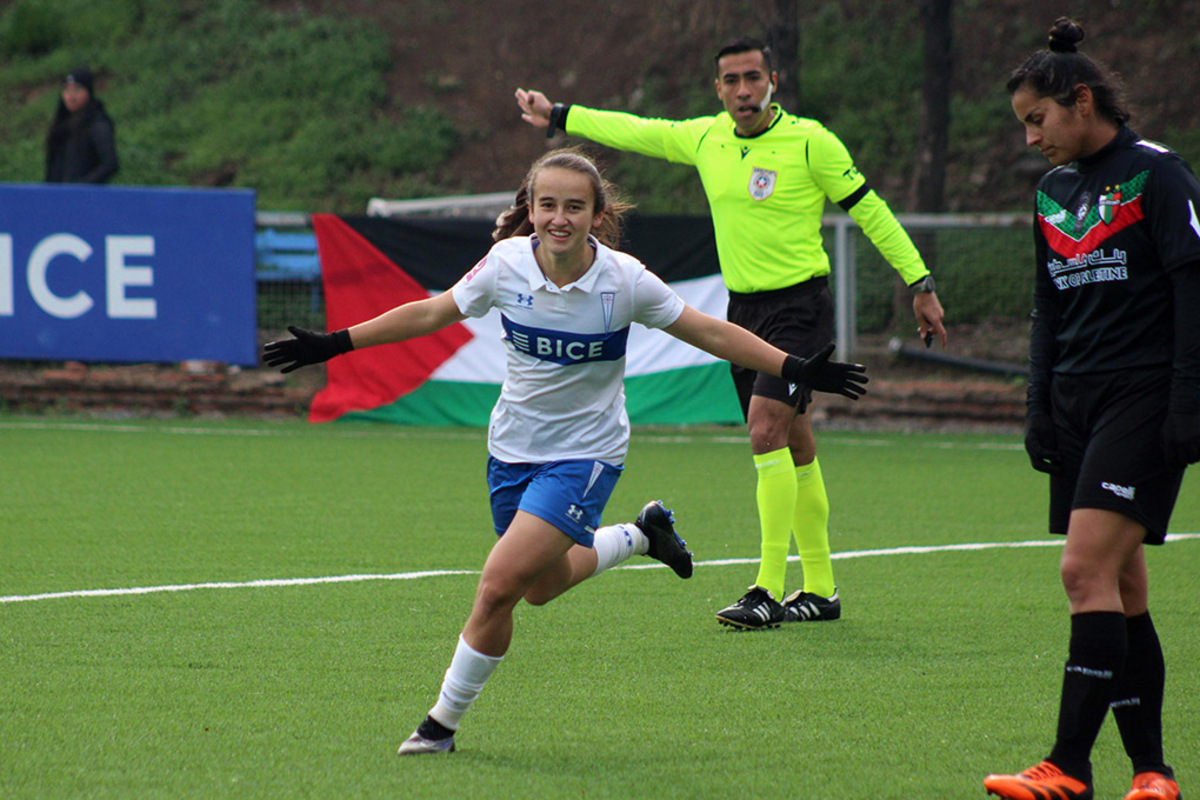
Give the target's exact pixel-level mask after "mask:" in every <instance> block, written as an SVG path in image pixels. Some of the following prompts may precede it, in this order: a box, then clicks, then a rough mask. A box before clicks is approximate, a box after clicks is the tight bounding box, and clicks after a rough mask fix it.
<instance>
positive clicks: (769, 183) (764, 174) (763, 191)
mask: <svg viewBox="0 0 1200 800" xmlns="http://www.w3.org/2000/svg"><path fill="white" fill-rule="evenodd" d="M778 174H779V173H777V172H775V170H771V169H763V168H762V167H754V171H753V172H751V173H750V196H751V197H753V198H754V199H755V200H766V199H767V198H768V197H770V196H771V192H773V191H775V176H776V175H778Z"/></svg>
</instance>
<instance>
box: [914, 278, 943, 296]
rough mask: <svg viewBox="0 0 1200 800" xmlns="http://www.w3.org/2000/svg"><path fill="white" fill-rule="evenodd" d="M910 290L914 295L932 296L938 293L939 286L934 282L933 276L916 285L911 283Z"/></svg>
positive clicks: (922, 279)
mask: <svg viewBox="0 0 1200 800" xmlns="http://www.w3.org/2000/svg"><path fill="white" fill-rule="evenodd" d="M908 288H909V289H911V290H912V293H913V294H932V293H933V292H935V291H937V284H936V283H934V282H933V276H932V275H926V276H925V277H924V278H921V280H919V281H917V282H916V283H910V284H909V285H908Z"/></svg>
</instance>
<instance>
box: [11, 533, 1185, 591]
mask: <svg viewBox="0 0 1200 800" xmlns="http://www.w3.org/2000/svg"><path fill="white" fill-rule="evenodd" d="M1183 539H1200V533H1173V534H1170V535H1169V536H1167V541H1171V542H1175V541H1180V540H1183ZM1063 541H1064V539H1062V538H1059V539H1041V540H1034V541H1024V542H973V543H967V544H943V545H928V546H909V547H890V548H885V549H879V550H850V551H848V552H845V553H834V554H833V556H832V557H833V558H835V559H846V558H868V557H873V556H898V555H926V554H929V553H946V552H953V551H962V550H997V549H1010V548H1020V547H1061V546H1062V543H1063ZM799 558H800V557H799V556H789V557H788V561H798V560H799ZM756 563H758V559H757V558H722V559H714V560H711V561H697V562H696V566H697V567H725V566H730V565H733V564H756ZM665 567H666V565H665V564H631V565H626V566H623V567H618V568H617V569H665ZM478 574H479V570H471V569H439V570H425V571H421V572H396V573H391V574H365V575H331V576H327V577H323V578H276V579H269V580H257V581H244V582H233V581H221V582H212V583H186V584H174V585H167V586H134V587H128V588H123V589H81V590H77V591H71V592H46V593H44V594H24V595H8V596H2V597H0V603H27V602H31V601H34V600H61V599H65V598H70V597H121V596H125V595H140V594H158V593H162V592H190V591H194V590H196V589H261V588H268V587H281V586H311V585H313V584H320V583H360V582H363V581H410V580H417V579H420V578H437V577H441V576H443V575H478Z"/></svg>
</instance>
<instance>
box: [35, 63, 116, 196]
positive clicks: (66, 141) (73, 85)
mask: <svg viewBox="0 0 1200 800" xmlns="http://www.w3.org/2000/svg"><path fill="white" fill-rule="evenodd" d="M94 90H95V79H94V78H93V76H92V71H91V70H89V69H88V68H86V67H80V68H79V69H76V70H74V71H73V72H71V74H69V75H67V77H66V78H65V79H64V80H63V88H62V97H61V99H60V100H59V102H58V110H57V111H56V112H55V114H54V121H53V122H52V123H51V124H50V134H49V135H48V136H47V137H46V182H47V183H106V182H107V181H108V180H109V178H111V177H112V176H113V175H114V174H115V173H116V171H117V166H118V165H117V144H116V139H115V137H114V134H113V121H112V119H111V118H110V117H109V116H108V113H107V112H106V111H105V110H104V103H102V102H100V101H99V100H98V99H96V97H95V96H94V94H93V92H94Z"/></svg>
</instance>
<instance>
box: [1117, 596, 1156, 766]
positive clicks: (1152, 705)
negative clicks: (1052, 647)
mask: <svg viewBox="0 0 1200 800" xmlns="http://www.w3.org/2000/svg"><path fill="white" fill-rule="evenodd" d="M1125 628H1126V631H1127V632H1128V636H1129V652H1128V653H1127V654H1126V656H1125V666H1124V668H1123V669H1122V670H1121V675H1120V677H1118V679H1117V685H1116V692H1115V693H1114V694H1113V702H1112V710H1113V716H1114V717H1115V718H1116V720H1117V728H1118V729H1119V730H1120V731H1121V742H1122V743H1123V744H1124V745H1125V752H1126V753H1128V754H1129V759H1130V760H1131V761H1132V762H1133V772H1134V774H1135V775H1136V774H1137V773H1140V772H1161V773H1163V774H1164V775H1168V776H1169V775H1171V770H1170V768H1169V767H1168V766H1167V765H1166V764H1164V763H1163V752H1162V704H1163V685H1164V684H1165V683H1166V674H1167V670H1166V665H1165V664H1164V663H1163V654H1162V646H1161V645H1160V644H1159V642H1158V632H1157V631H1156V630H1155V629H1154V623H1153V622H1152V621H1151V620H1150V612H1146V613H1145V614H1141V615H1139V616H1136V617H1130V618H1129V619H1127V620H1126V621H1125Z"/></svg>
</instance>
